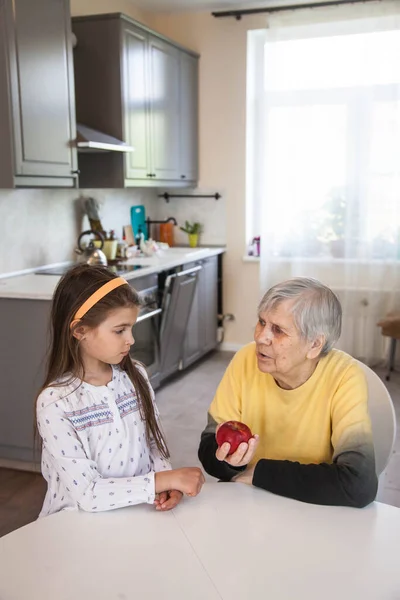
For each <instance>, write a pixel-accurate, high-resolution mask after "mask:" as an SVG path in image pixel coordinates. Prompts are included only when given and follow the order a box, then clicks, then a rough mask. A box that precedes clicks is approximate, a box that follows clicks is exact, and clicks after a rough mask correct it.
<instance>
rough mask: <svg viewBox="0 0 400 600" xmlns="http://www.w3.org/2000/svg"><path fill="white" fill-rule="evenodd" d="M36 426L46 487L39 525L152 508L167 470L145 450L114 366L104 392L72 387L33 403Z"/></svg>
mask: <svg viewBox="0 0 400 600" xmlns="http://www.w3.org/2000/svg"><path fill="white" fill-rule="evenodd" d="M140 369H141V371H142V373H143V374H144V375H145V376H146V379H147V374H146V373H145V371H144V369H143V368H142V367H140ZM147 381H148V379H147ZM148 385H149V387H150V390H151V393H152V398H153V403H154V392H153V390H152V388H151V386H150V382H148ZM154 407H155V411H156V415H157V418H158V410H157V408H156V405H155V403H154ZM37 423H38V429H39V433H40V435H41V437H42V473H43V476H44V478H45V479H46V481H47V483H48V488H47V494H46V497H45V500H44V504H43V508H42V511H41V513H40V515H39V517H43V516H46V515H50V514H52V513H55V512H58V511H60V510H77V509H82V510H85V511H90V512H95V511H105V510H112V509H114V508H120V507H123V506H130V505H132V504H140V503H146V502H147V503H149V504H152V503H153V502H154V499H155V490H154V474H155V473H156V472H157V471H164V470H168V469H171V465H170V463H169V462H168V461H167V460H165V459H164V458H162V456H161V455H160V453H159V451H158V449H157V446H156V444H155V442H154V441H152V443H151V444H150V445H148V444H147V442H146V434H145V422H144V421H143V420H142V419H141V416H140V413H139V405H138V400H137V394H136V390H135V389H134V387H133V384H132V382H131V380H130V379H129V377H128V375H127V373H125V372H124V371H122V370H121V369H120V368H119V367H118V366H112V380H111V381H110V382H109V383H108V384H107V385H103V386H94V385H91V384H88V383H86V382H81V381H80V380H78V379H75V380H74V381H73V382H72V383H71V384H69V385H67V386H62V387H57V386H54V387H48V388H46V389H45V390H44V391H43V392H42V393H41V394H40V396H39V398H38V404H37Z"/></svg>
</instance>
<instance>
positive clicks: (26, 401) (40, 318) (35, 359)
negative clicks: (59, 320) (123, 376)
mask: <svg viewBox="0 0 400 600" xmlns="http://www.w3.org/2000/svg"><path fill="white" fill-rule="evenodd" d="M50 306H51V302H50V301H46V300H25V299H21V300H20V299H14V298H1V299H0V328H1V332H2V335H1V336H0V380H1V382H2V387H3V393H2V399H1V402H0V458H1V459H6V460H17V461H23V462H26V463H29V465H27V468H29V467H30V468H32V467H33V464H34V463H37V462H39V460H40V449H39V450H37V452H35V451H34V425H35V422H36V413H35V403H36V397H37V394H38V392H39V389H40V387H41V385H42V384H43V382H44V377H45V367H46V352H47V343H48V335H47V334H48V330H49V318H50Z"/></svg>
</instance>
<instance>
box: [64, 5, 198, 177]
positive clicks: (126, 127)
mask: <svg viewBox="0 0 400 600" xmlns="http://www.w3.org/2000/svg"><path fill="white" fill-rule="evenodd" d="M73 31H74V33H75V35H76V37H77V46H76V48H75V50H74V68H75V94H76V110H77V120H78V122H79V123H81V122H83V123H85V124H86V125H88V126H89V127H92V128H93V129H98V130H100V131H103V132H104V133H106V134H108V135H112V136H113V137H116V138H118V139H121V140H123V141H124V142H126V143H127V144H129V145H130V146H133V147H134V149H135V150H134V152H128V153H119V152H114V153H107V154H103V155H93V154H91V155H89V154H80V155H79V168H80V171H81V175H80V183H81V186H82V187H133V186H140V187H148V186H155V187H183V186H188V185H191V186H193V185H194V184H195V181H196V179H197V171H198V167H197V162H198V152H197V145H198V125H197V121H198V119H197V112H198V108H197V102H198V101H197V92H198V83H197V80H198V56H197V55H195V54H193V53H191V52H190V51H187V50H186V49H184V48H182V47H180V46H178V45H176V44H174V43H172V42H170V41H169V40H167V39H165V38H164V37H162V36H160V35H158V34H156V33H155V32H153V31H151V30H150V29H148V28H147V27H145V26H143V25H141V24H140V23H138V22H136V21H133V20H132V19H130V18H128V17H125V16H124V15H121V14H119V13H117V14H108V15H91V16H86V17H76V18H74V19H73ZM96 104H97V106H96Z"/></svg>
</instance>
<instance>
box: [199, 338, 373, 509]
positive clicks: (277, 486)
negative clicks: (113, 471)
mask: <svg viewBox="0 0 400 600" xmlns="http://www.w3.org/2000/svg"><path fill="white" fill-rule="evenodd" d="M229 420H237V421H242V422H243V423H246V425H248V426H249V427H250V429H251V431H252V432H253V434H255V433H257V434H259V436H260V442H259V445H258V448H257V453H256V456H255V457H254V459H253V461H252V463H251V465H253V466H254V465H257V466H256V470H255V477H254V479H253V484H255V485H259V487H264V488H265V489H270V490H271V491H275V492H276V493H282V495H290V496H291V497H298V498H299V499H302V500H306V501H310V502H314V501H321V498H320V494H321V491H320V490H318V492H316V494H315V495H313V494H312V493H311V497H309V496H308V494H307V492H306V491H305V490H304V493H303V492H302V491H299V492H298V493H297V490H296V489H295V490H293V489H292V488H293V485H294V479H295V478H296V477H297V478H298V477H300V479H299V480H298V482H297V488H301V487H302V486H303V485H304V486H305V485H310V484H311V483H312V482H311V481H310V480H309V479H308V478H309V477H310V476H311V479H312V480H313V482H314V483H313V485H315V486H318V485H322V486H323V485H324V479H325V476H327V475H326V473H327V471H329V469H327V467H328V465H333V463H335V464H336V463H337V465H339V466H340V467H343V468H341V469H339V472H336V473H335V475H333V473H330V474H329V477H331V478H332V477H333V478H334V479H335V478H336V479H338V484H339V485H341V484H343V483H344V485H345V487H346V486H347V488H346V489H345V490H344V492H345V495H346V494H348V493H350V494H351V493H353V491H354V490H353V489H351V490H350V492H349V489H348V488H349V485H348V484H349V481H350V484H351V485H350V488H353V484H354V483H355V479H356V480H357V485H356V489H357V490H362V492H363V493H364V492H365V487H366V488H367V496H368V498H370V499H372V498H371V496H373V497H375V493H376V476H375V459H374V448H373V440H372V432H371V423H370V418H369V415H368V406H367V385H366V381H365V377H364V373H363V371H362V369H361V368H360V367H359V365H358V364H357V362H356V361H355V360H354V359H353V358H352V357H351V356H349V355H348V354H346V353H344V352H341V351H339V350H332V351H331V352H329V354H328V355H327V356H325V357H323V358H322V359H321V360H320V361H319V363H318V365H317V367H316V369H315V371H314V373H313V374H312V376H311V377H310V379H308V380H307V381H306V382H305V383H304V384H303V385H302V386H300V387H299V388H296V389H294V390H283V389H281V388H280V387H279V386H278V385H277V384H276V382H275V380H274V378H273V377H272V376H271V375H270V374H267V373H262V372H261V371H260V370H259V369H258V367H257V359H256V354H255V344H254V343H251V344H248V345H247V346H245V347H244V348H242V349H241V350H240V351H239V352H238V353H237V354H236V355H235V356H234V358H233V359H232V361H231V363H230V365H229V366H228V368H227V370H226V372H225V374H224V377H223V379H222V381H221V383H220V385H219V387H218V390H217V393H216V395H215V398H214V400H213V402H212V404H211V406H210V409H209V421H208V426H207V428H206V430H205V431H204V433H203V436H202V442H201V445H200V450H199V456H200V459H201V460H202V462H203V465H204V467H205V469H206V470H207V471H208V472H210V473H211V474H213V475H215V476H217V477H220V478H222V479H230V478H231V476H232V474H235V473H234V472H232V470H231V468H230V467H229V469H230V470H231V473H230V474H229V475H228V474H227V473H226V474H222V472H221V471H220V469H219V465H218V461H217V462H216V463H215V462H214V461H213V459H212V456H211V453H214V454H215V448H216V442H215V441H214V440H212V441H211V438H210V437H209V436H210V434H211V435H212V436H214V437H215V428H216V426H217V424H219V423H222V422H224V421H229ZM265 459H267V460H265ZM282 461H291V463H294V462H297V463H301V465H311V467H304V468H303V469H300V470H299V468H298V467H297V471H296V473H295V472H294V471H293V468H294V467H293V466H290V465H289V466H287V463H282ZM321 463H323V464H324V468H323V469H320V468H319V467H318V468H317V469H316V468H315V465H320V464H321ZM220 464H222V463H220ZM223 464H224V466H225V467H228V465H227V464H226V463H223ZM285 465H286V466H285ZM312 467H314V469H312ZM344 467H345V468H344ZM213 471H214V472H213ZM330 471H332V469H331V470H330ZM311 474H312V475H311ZM353 476H354V477H355V479H354V477H353ZM285 477H290V478H291V479H292V482H291V484H288V482H282V478H285ZM304 478H305V479H304ZM272 479H274V481H275V483H273V484H272V483H271V482H272ZM336 479H335V480H336ZM267 480H268V481H267ZM307 481H308V483H307ZM360 481H361V484H360ZM325 483H327V482H326V481H325ZM332 483H333V480H332V481H330V483H329V485H328V488H329V487H330V485H331V484H332ZM364 483H365V486H364ZM272 488H273V489H272ZM311 491H312V490H311ZM285 492H286V493H285ZM322 495H324V494H322ZM331 495H334V494H332V493H331ZM356 495H357V494H356ZM363 497H364V496H363ZM318 499H319V500H318ZM325 500H329V499H328V498H326V499H325ZM369 501H370V500H369ZM321 503H328V504H329V503H331V502H329V501H321ZM332 503H333V504H337V503H339V504H342V503H346V502H341V501H338V502H332ZM364 503H365V502H364ZM350 504H351V502H350Z"/></svg>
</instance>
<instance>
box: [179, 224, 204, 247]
mask: <svg viewBox="0 0 400 600" xmlns="http://www.w3.org/2000/svg"><path fill="white" fill-rule="evenodd" d="M180 229H181V230H182V231H184V232H185V233H187V234H188V236H189V246H190V247H191V248H196V246H197V244H198V241H199V235H200V233H201V232H202V226H201V224H200V223H189V221H185V227H180Z"/></svg>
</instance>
